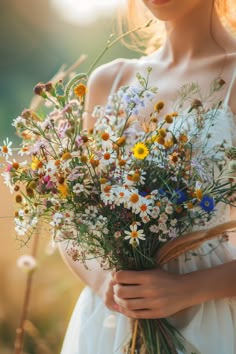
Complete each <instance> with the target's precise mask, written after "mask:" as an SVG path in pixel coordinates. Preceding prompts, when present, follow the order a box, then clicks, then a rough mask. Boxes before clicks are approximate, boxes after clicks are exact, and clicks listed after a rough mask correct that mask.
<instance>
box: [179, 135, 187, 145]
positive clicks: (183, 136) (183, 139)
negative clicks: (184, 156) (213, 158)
mask: <svg viewBox="0 0 236 354" xmlns="http://www.w3.org/2000/svg"><path fill="white" fill-rule="evenodd" d="M179 141H180V142H181V143H187V141H188V137H187V135H185V134H180V136H179Z"/></svg>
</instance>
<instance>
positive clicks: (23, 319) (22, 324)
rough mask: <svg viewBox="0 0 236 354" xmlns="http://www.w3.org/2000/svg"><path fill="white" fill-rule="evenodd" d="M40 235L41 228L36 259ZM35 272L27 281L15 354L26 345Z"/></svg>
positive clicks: (37, 241)
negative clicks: (27, 323) (25, 338)
mask: <svg viewBox="0 0 236 354" xmlns="http://www.w3.org/2000/svg"><path fill="white" fill-rule="evenodd" d="M39 234H40V228H38V229H37V230H36V232H35V237H34V240H33V246H32V252H31V255H32V256H33V257H34V258H36V254H37V250H38V244H39ZM33 275H34V271H31V272H29V273H28V275H27V280H26V288H25V294H24V300H23V306H22V312H21V318H20V324H19V327H18V328H17V329H16V340H15V354H21V352H22V349H23V343H24V334H25V322H26V320H27V316H28V311H29V303H30V295H31V290H32V282H33Z"/></svg>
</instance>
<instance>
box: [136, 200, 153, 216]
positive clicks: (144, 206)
mask: <svg viewBox="0 0 236 354" xmlns="http://www.w3.org/2000/svg"><path fill="white" fill-rule="evenodd" d="M151 203H152V200H151V199H145V198H142V202H141V203H140V205H138V207H137V208H136V211H135V213H136V214H138V213H139V215H140V216H141V218H144V217H146V216H148V215H150V214H151V212H152V206H151V205H150V204H151Z"/></svg>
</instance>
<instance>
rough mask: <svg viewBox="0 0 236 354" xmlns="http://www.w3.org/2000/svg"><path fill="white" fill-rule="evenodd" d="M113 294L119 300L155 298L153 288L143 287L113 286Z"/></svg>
mask: <svg viewBox="0 0 236 354" xmlns="http://www.w3.org/2000/svg"><path fill="white" fill-rule="evenodd" d="M113 291H114V294H115V295H116V296H117V297H119V298H121V299H134V298H145V297H152V296H155V293H154V288H151V287H150V288H147V287H146V286H145V285H122V284H115V285H114V286H113Z"/></svg>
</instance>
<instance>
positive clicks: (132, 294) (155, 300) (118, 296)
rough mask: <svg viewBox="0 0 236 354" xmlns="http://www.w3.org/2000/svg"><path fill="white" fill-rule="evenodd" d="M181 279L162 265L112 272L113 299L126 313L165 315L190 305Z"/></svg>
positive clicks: (188, 295)
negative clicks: (138, 269) (152, 267)
mask: <svg viewBox="0 0 236 354" xmlns="http://www.w3.org/2000/svg"><path fill="white" fill-rule="evenodd" d="M184 279H185V276H184V275H179V274H173V273H168V272H166V271H163V270H161V269H153V270H146V271H119V272H117V273H115V274H114V285H113V291H114V301H115V303H116V304H117V305H118V306H119V311H120V312H121V313H123V314H124V315H126V316H128V317H132V318H146V319H148V318H163V317H167V316H170V315H173V314H175V313H176V312H179V311H181V310H183V309H185V308H187V307H189V306H191V305H192V303H191V294H190V293H189V291H187V287H186V284H185V281H184Z"/></svg>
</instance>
